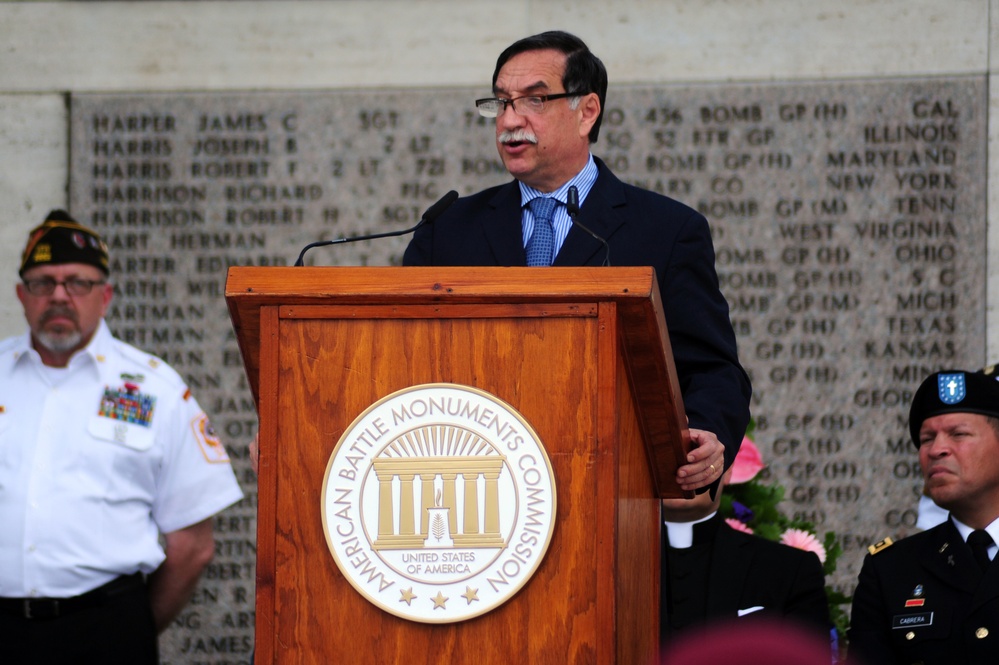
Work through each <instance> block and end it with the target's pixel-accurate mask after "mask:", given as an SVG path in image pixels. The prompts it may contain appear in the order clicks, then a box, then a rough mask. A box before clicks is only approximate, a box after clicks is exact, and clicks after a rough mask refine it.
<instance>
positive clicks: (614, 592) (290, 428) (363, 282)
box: [226, 267, 689, 665]
mask: <svg viewBox="0 0 999 665" xmlns="http://www.w3.org/2000/svg"><path fill="white" fill-rule="evenodd" d="M226 301H227V304H228V307H229V312H230V315H231V318H232V322H233V326H234V328H235V331H236V335H237V337H238V341H239V346H240V350H241V351H242V355H243V362H244V364H245V368H246V373H247V377H248V379H249V382H250V385H251V389H252V391H253V394H254V398H255V399H256V401H257V407H258V411H259V418H260V438H259V445H260V476H259V486H258V516H257V590H256V592H257V600H256V662H257V663H268V664H269V663H282V664H284V663H317V664H322V665H326V664H328V663H378V664H379V665H383V664H388V663H407V664H409V663H413V664H416V663H427V664H429V663H448V664H457V663H475V664H476V665H487V664H491V663H497V664H501V665H512V664H513V663H518V664H519V663H559V664H561V663H621V664H627V665H644V664H646V663H653V662H655V661H656V659H657V653H658V634H659V566H660V561H659V556H660V524H659V510H660V507H659V497H675V496H683V493H682V492H681V491H680V490H679V489H678V487H677V486H676V485H675V482H674V480H673V479H674V477H675V473H676V469H677V467H678V466H679V465H680V464H682V460H683V459H684V456H685V452H686V450H688V449H689V437H688V434H687V431H686V425H685V417H684V413H683V407H682V402H681V400H680V393H679V388H678V383H677V380H676V374H675V371H674V368H673V360H672V356H671V352H670V347H669V342H668V338H667V334H666V328H665V322H664V320H663V314H662V303H661V300H660V295H659V292H658V286H657V283H656V280H655V276H654V274H653V271H652V269H651V268H304V267H297V268H240V267H234V268H230V270H229V274H228V280H227V283H226ZM427 383H452V384H459V385H464V386H471V387H474V388H476V389H479V390H481V391H485V392H487V393H489V394H491V395H494V396H496V397H498V398H499V399H500V400H503V401H505V402H507V403H508V404H510V405H511V406H512V407H514V408H515V409H516V410H517V411H519V413H520V414H522V415H523V417H524V418H525V419H526V420H527V421H528V422H529V423H530V425H531V426H533V428H534V430H535V431H536V432H537V434H538V435H539V437H540V439H541V441H542V442H543V445H544V447H545V449H546V450H547V454H548V457H549V459H550V460H551V468H552V470H553V472H554V476H555V480H556V486H557V492H558V507H557V514H556V516H555V520H556V521H555V526H554V532H553V535H552V538H551V543H550V546H549V548H548V551H547V553H546V554H545V557H544V559H543V560H542V561H541V563H540V566H539V567H538V569H537V571H536V572H535V574H534V576H533V577H532V578H531V579H530V580H529V582H528V583H527V584H526V585H525V586H524V587H523V588H521V589H520V591H519V592H517V594H516V595H514V596H513V597H512V598H511V599H510V600H508V601H507V602H506V603H504V604H502V605H500V606H499V607H497V608H495V609H494V610H492V611H491V612H488V613H486V614H483V615H482V616H478V617H475V618H472V619H469V620H467V621H461V622H458V623H443V624H428V623H421V622H417V621H410V620H407V619H404V618H399V617H398V616H394V615H392V614H389V613H387V612H385V611H383V610H381V609H379V608H378V607H376V606H375V605H374V604H372V603H371V602H369V601H368V600H367V599H366V598H364V597H363V596H362V595H361V594H359V593H358V592H357V591H355V589H354V587H352V586H351V584H350V583H349V582H348V580H347V579H346V578H345V577H344V576H343V575H342V574H341V572H340V570H339V568H338V567H337V565H336V562H335V561H334V559H333V557H332V555H331V553H330V549H329V547H328V546H327V541H326V538H325V535H324V530H323V526H322V515H321V507H320V493H321V487H322V484H323V480H324V473H325V470H326V467H327V463H328V460H329V458H330V455H331V453H332V452H333V449H334V447H335V446H336V444H337V441H338V440H339V438H340V437H341V435H342V434H343V433H344V432H345V430H346V428H348V426H349V425H350V424H351V423H352V422H353V421H354V419H355V418H356V417H357V416H358V414H361V413H362V412H364V411H365V410H366V409H368V408H369V407H370V406H371V405H372V404H374V403H375V402H377V401H378V400H380V399H382V398H383V397H385V396H386V395H389V394H391V393H393V392H395V391H398V390H400V389H404V388H407V387H409V386H414V385H419V384H427Z"/></svg>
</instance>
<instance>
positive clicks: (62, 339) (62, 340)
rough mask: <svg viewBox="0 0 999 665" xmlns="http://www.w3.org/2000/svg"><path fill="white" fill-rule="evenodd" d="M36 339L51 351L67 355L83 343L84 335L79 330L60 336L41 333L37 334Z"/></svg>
mask: <svg viewBox="0 0 999 665" xmlns="http://www.w3.org/2000/svg"><path fill="white" fill-rule="evenodd" d="M35 339H36V340H38V343H39V344H41V345H42V346H44V347H45V348H46V349H48V350H49V351H53V352H55V353H65V352H67V351H72V350H73V349H75V348H76V347H77V346H78V345H79V344H80V342H81V341H83V335H82V334H81V333H80V331H79V330H70V331H67V332H64V333H60V334H53V333H50V332H46V331H40V332H37V333H35Z"/></svg>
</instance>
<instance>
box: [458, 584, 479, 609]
mask: <svg viewBox="0 0 999 665" xmlns="http://www.w3.org/2000/svg"><path fill="white" fill-rule="evenodd" d="M461 597H462V598H464V599H465V600H467V601H468V604H469V605H471V604H472V601H473V600H478V599H479V590H478V589H473V588H472V587H470V586H467V587H465V593H463V594H461Z"/></svg>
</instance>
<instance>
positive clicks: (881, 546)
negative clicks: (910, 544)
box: [867, 538, 895, 554]
mask: <svg viewBox="0 0 999 665" xmlns="http://www.w3.org/2000/svg"><path fill="white" fill-rule="evenodd" d="M894 544H895V543H894V541H892V539H891V538H885V539H884V540H882V541H880V542H877V543H874V544H873V545H869V546H868V547H867V551H868V552H870V553H871V554H877V553H878V552H884V551H885V550H886V549H888V548H889V547H891V546H892V545H894Z"/></svg>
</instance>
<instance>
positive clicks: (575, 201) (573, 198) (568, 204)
mask: <svg viewBox="0 0 999 665" xmlns="http://www.w3.org/2000/svg"><path fill="white" fill-rule="evenodd" d="M565 211H566V212H567V213H569V221H571V222H572V223H573V224H575V225H576V226H578V227H579V228H581V229H583V230H584V231H586V232H587V233H589V234H590V235H591V236H593V237H594V238H596V239H597V240H598V241H599V242H600V244H602V245H603V246H604V249H605V250H606V253H605V254H604V262H603V264H601V265H603V266H604V267H605V268H606V267H607V266H609V265H610V245H608V244H607V241H606V240H604V239H603V238H601V237H600V236H598V235H597V234H596V233H594V232H593V231H591V230H590V229H588V228H586V227H585V226H583V225H582V224H581V223H580V221H579V220H578V219H576V215H578V214H579V190H578V189H576V186H575V185H573V186H571V187H570V188H569V191H568V192H567V193H566V195H565Z"/></svg>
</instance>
